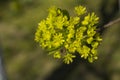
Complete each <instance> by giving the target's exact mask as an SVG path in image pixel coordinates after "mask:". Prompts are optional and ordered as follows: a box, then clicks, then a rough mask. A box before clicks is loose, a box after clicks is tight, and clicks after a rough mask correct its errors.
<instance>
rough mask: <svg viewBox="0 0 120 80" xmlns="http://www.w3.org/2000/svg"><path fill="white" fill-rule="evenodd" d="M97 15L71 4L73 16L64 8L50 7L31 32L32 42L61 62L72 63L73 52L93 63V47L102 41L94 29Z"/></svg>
mask: <svg viewBox="0 0 120 80" xmlns="http://www.w3.org/2000/svg"><path fill="white" fill-rule="evenodd" d="M98 20H99V18H98V17H97V16H96V15H95V13H94V12H93V13H87V10H86V7H84V6H77V7H75V16H72V17H71V16H69V13H68V12H67V11H66V10H62V9H60V8H56V7H55V6H54V7H51V8H50V9H49V14H48V17H47V18H46V19H44V20H42V21H41V22H40V23H39V25H38V28H37V31H36V33H35V41H36V42H39V44H40V46H41V47H42V48H44V49H46V50H47V51H49V54H51V55H53V57H54V58H57V59H63V61H64V63H66V64H69V63H71V62H73V58H75V57H76V55H75V53H78V54H80V56H81V57H82V58H84V59H88V61H89V62H93V61H94V60H95V59H97V47H98V45H99V44H100V42H101V41H102V39H101V37H100V34H99V33H98V32H96V30H97V28H96V24H97V23H98Z"/></svg>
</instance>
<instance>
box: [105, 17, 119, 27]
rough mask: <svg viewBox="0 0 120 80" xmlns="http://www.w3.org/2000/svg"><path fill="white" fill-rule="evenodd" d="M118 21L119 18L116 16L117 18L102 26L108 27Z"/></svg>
mask: <svg viewBox="0 0 120 80" xmlns="http://www.w3.org/2000/svg"><path fill="white" fill-rule="evenodd" d="M118 22H120V18H118V19H116V20H113V21H111V22H109V23H107V24H105V25H104V26H103V28H108V27H110V26H111V25H113V24H116V23H118Z"/></svg>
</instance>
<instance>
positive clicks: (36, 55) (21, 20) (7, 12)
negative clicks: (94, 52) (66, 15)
mask: <svg viewBox="0 0 120 80" xmlns="http://www.w3.org/2000/svg"><path fill="white" fill-rule="evenodd" d="M106 1H107V4H106V7H104V8H105V12H106V14H108V15H109V14H110V13H112V16H108V18H105V17H106V16H103V14H102V12H101V11H102V10H101V6H102V5H103V4H104V3H105V0H0V47H1V48H2V50H3V60H4V61H3V62H4V66H5V70H6V75H7V78H8V80H46V77H48V76H50V75H51V74H52V72H53V71H54V70H55V69H57V68H59V67H60V66H61V64H62V61H58V60H55V59H52V58H51V57H50V56H48V55H47V53H46V52H45V50H42V49H41V48H40V46H39V44H38V43H36V42H35V41H34V34H35V31H36V29H37V25H38V23H39V22H40V20H42V19H44V18H45V17H46V16H47V9H48V8H49V7H50V6H53V5H55V6H57V7H60V8H63V9H67V10H68V11H69V12H70V14H71V15H72V11H73V9H74V7H75V6H77V5H84V6H86V7H87V9H88V10H89V11H90V12H92V11H94V12H95V13H96V14H97V15H98V16H99V17H100V23H99V26H101V25H104V24H105V23H107V22H109V21H111V20H114V19H117V18H119V17H120V15H119V11H118V12H117V13H116V14H115V12H114V10H115V9H116V8H115V9H114V8H113V7H114V6H113V5H114V3H115V2H116V1H117V0H106ZM116 6H117V5H116ZM113 14H114V15H113ZM106 19H107V20H106ZM102 36H103V42H102V43H101V45H100V47H99V48H98V52H99V59H98V60H97V61H95V62H94V63H93V64H90V65H93V66H95V67H96V68H97V69H98V70H105V72H106V73H107V74H108V76H109V79H110V80H120V23H116V24H114V25H112V26H110V27H109V28H107V29H105V30H104V31H103V33H102ZM109 56H112V57H109ZM103 65H104V66H103ZM81 66H82V68H80V67H81ZM68 67H69V65H68ZM81 71H83V72H87V73H85V74H86V76H84V77H85V78H84V79H81V78H78V76H80V74H79V73H81ZM57 80H60V79H59V77H58V79H57ZM64 80H104V79H102V78H101V77H98V76H96V75H95V74H94V73H92V72H89V71H87V69H86V67H85V65H84V64H78V66H77V67H76V68H75V69H74V70H73V71H72V72H71V73H70V75H69V76H68V77H67V78H66V79H64Z"/></svg>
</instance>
